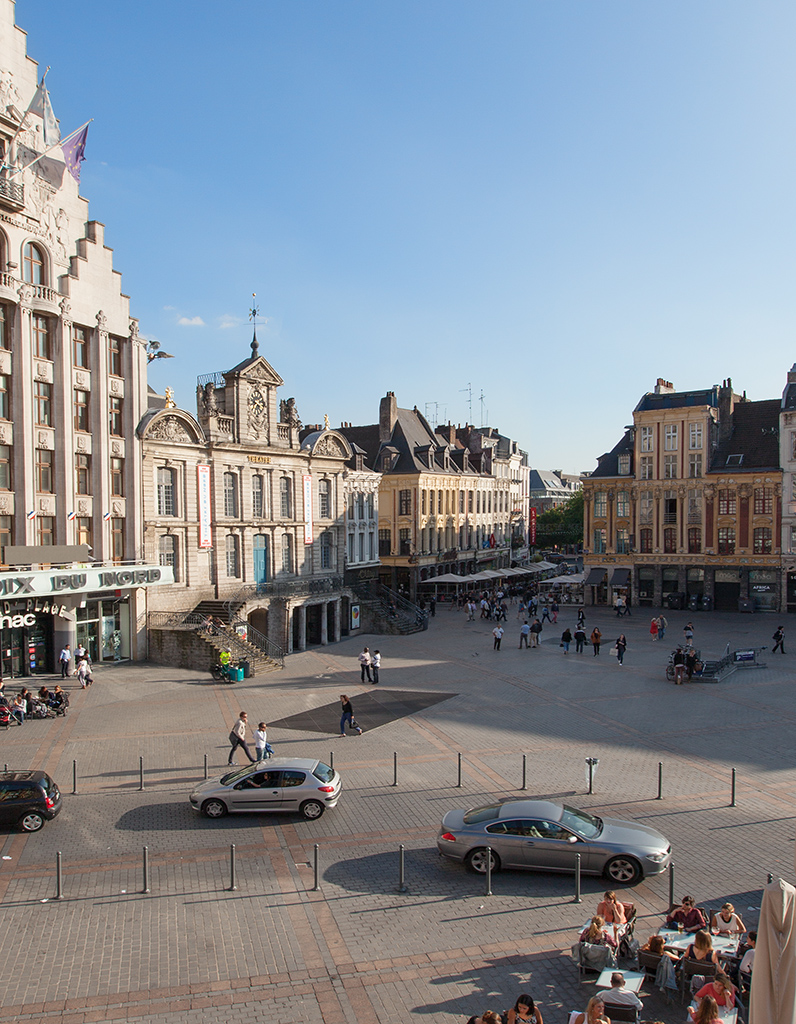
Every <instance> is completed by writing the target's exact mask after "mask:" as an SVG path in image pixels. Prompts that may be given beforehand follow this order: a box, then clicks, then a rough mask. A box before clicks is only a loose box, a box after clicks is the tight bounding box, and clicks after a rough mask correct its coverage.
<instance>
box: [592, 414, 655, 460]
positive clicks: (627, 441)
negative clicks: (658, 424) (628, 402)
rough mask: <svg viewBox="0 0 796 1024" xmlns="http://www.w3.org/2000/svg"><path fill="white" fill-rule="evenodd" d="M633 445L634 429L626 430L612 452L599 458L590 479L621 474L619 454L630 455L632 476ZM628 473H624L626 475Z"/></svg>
mask: <svg viewBox="0 0 796 1024" xmlns="http://www.w3.org/2000/svg"><path fill="white" fill-rule="evenodd" d="M656 397H657V396H656ZM633 447H634V436H633V431H632V430H626V431H625V435H624V437H623V438H622V440H621V441H620V442H619V443H618V444H616V445H615V446H614V447H613V448H612V449H611V450H610V452H606V453H605V454H604V455H601V456H600V457H599V458H598V459H597V469H595V471H594V472H593V473H592V474H591V477H590V479H592V480H593V479H594V478H595V477H611V476H619V456H620V455H627V454H629V455H630V476H632V475H633ZM625 475H626V474H623V476H625Z"/></svg>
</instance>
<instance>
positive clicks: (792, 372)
mask: <svg viewBox="0 0 796 1024" xmlns="http://www.w3.org/2000/svg"><path fill="white" fill-rule="evenodd" d="M788 384H796V363H794V364H793V366H791V368H790V369H789V370H788Z"/></svg>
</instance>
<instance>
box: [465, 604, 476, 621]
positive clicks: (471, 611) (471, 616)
mask: <svg viewBox="0 0 796 1024" xmlns="http://www.w3.org/2000/svg"><path fill="white" fill-rule="evenodd" d="M475 613H476V604H475V601H468V602H467V621H468V622H475Z"/></svg>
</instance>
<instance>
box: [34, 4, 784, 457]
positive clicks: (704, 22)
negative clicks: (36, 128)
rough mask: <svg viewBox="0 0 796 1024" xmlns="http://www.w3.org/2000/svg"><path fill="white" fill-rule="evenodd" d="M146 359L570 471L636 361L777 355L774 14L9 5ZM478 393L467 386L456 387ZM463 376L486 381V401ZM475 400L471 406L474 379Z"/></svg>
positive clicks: (778, 129)
mask: <svg viewBox="0 0 796 1024" xmlns="http://www.w3.org/2000/svg"><path fill="white" fill-rule="evenodd" d="M16 20H17V24H18V25H19V26H20V27H22V28H24V29H25V30H26V31H27V33H28V53H29V55H30V56H31V57H32V58H33V59H35V60H37V61H39V63H40V64H41V65H42V67H45V66H46V65H47V64H50V65H51V66H52V70H51V71H50V72H49V75H48V78H47V84H48V87H49V90H50V96H51V99H52V103H53V107H54V109H55V113H56V115H57V116H58V118H59V119H60V121H61V128H62V132H64V133H65V132H67V131H71V130H73V129H74V128H76V127H78V126H79V125H80V124H82V123H83V122H84V121H85V120H87V119H88V118H89V117H93V118H94V122H93V123H92V125H91V129H90V132H89V140H88V146H87V149H86V162H85V163H84V165H83V173H82V179H81V194H82V195H83V196H85V197H86V198H87V199H88V200H89V201H90V211H91V216H92V218H94V219H97V220H100V221H102V222H103V223H104V224H105V225H106V244H108V245H109V246H111V247H112V248H113V249H114V266H115V268H116V269H117V270H119V271H120V272H121V273H122V275H123V277H122V285H123V290H124V291H125V292H126V293H127V294H129V295H130V296H131V312H132V314H133V315H134V316H137V317H138V318H139V319H140V322H141V333H142V334H143V335H144V336H146V337H148V338H153V339H156V340H157V341H159V342H160V343H161V345H162V347H163V349H164V350H165V351H167V352H169V353H171V354H173V355H174V357H175V358H174V359H168V360H165V359H164V360H160V361H159V362H157V363H154V364H153V365H152V368H151V370H150V383H151V384H152V386H153V387H154V388H156V389H157V390H158V391H160V392H162V391H163V389H164V388H165V387H166V386H167V385H171V386H172V387H173V388H174V389H175V392H176V400H177V403H178V404H179V405H180V406H182V407H183V408H186V409H188V410H190V411H194V410H195V380H196V376H197V375H198V374H202V373H210V372H212V371H214V370H222V369H227V368H229V367H230V366H232V365H234V364H235V363H236V362H238V361H239V360H240V359H241V358H244V357H245V356H246V355H247V354H248V352H249V349H248V346H249V343H250V341H251V326H250V325H249V322H248V315H249V310H250V308H251V306H252V304H253V300H252V293H253V292H254V293H256V295H257V298H256V300H254V301H255V303H256V305H257V306H258V307H259V311H260V317H261V319H262V320H263V321H265V323H264V324H263V325H262V326H260V327H258V331H257V333H258V338H259V340H260V353H261V354H262V355H264V356H265V357H266V358H267V359H268V360H269V362H270V363H271V364H272V365H273V366H274V368H275V369H276V370H277V371H278V372H279V374H280V375H281V376H282V378H283V379H284V380H285V386H284V388H283V389H281V393H282V397H283V398H287V397H291V396H294V397H295V399H296V404H297V407H298V411H299V415H300V416H301V418H302V420H303V421H304V422H305V423H316V422H322V420H323V416H324V414H328V415H329V418H330V421H331V424H332V425H333V426H335V425H338V424H340V423H341V422H342V421H348V422H351V423H354V424H364V423H374V422H377V420H378V406H379V400H380V398H381V396H382V395H384V394H385V393H386V392H387V391H388V390H389V391H394V392H395V394H396V397H397V399H398V404H399V405H400V406H402V407H408V408H412V407H413V406H417V407H418V409H419V410H420V411H421V412H423V413H425V414H426V415H427V416H428V417H429V419H430V420H431V421H432V422H434V421H437V420H438V421H439V422H447V421H452V422H453V423H465V422H468V421H469V422H474V423H475V424H476V425H477V426H478V425H482V424H486V423H488V424H489V425H491V426H496V427H498V428H499V429H500V430H501V432H502V433H505V434H508V435H509V436H511V437H513V438H515V439H516V440H518V441H519V443H520V445H521V447H522V448H524V449H525V450H526V451H528V453H529V460H530V463H531V465H533V466H535V467H537V468H544V469H562V470H564V471H566V472H580V471H584V470H587V471H588V470H591V469H593V468H594V466H595V464H596V459H597V457H598V456H599V455H601V454H602V453H603V452H605V451H607V450H609V449H610V448H612V447H613V445H614V444H615V443H616V442H617V441H618V440H619V438H620V437H621V435H622V429H623V427H624V426H625V424H627V423H629V422H631V421H632V410H633V408H634V406H635V405H636V403H637V402H638V400H639V399H640V398H641V396H642V395H643V394H644V393H645V392H647V391H650V390H652V388H653V387H654V385H655V381H656V379H657V378H658V377H663V378H665V379H667V380H670V381H672V382H673V383H674V385H675V387H677V388H678V389H679V390H687V389H692V388H704V387H709V386H710V385H712V384H715V383H719V382H720V381H721V380H723V379H724V378H725V377H731V378H732V380H733V384H734V386H735V389H736V391H744V390H745V391H746V392H747V394H748V396H749V397H750V398H751V399H765V398H773V397H778V396H779V395H780V394H781V392H782V389H783V387H784V385H785V380H786V373H787V370H788V369H789V368H790V366H791V364H792V363H793V362H794V360H796V345H794V343H793V338H794V333H795V332H794V328H796V289H795V288H794V280H796V265H795V264H796V260H795V258H794V238H796V231H794V227H795V225H794V219H795V216H794V215H795V213H796V202H795V200H794V184H793V183H794V181H796V174H794V171H795V170H796V167H795V166H794V164H795V163H796V161H795V160H794V156H795V155H796V153H795V143H794V131H793V126H794V123H796V117H794V114H796V110H795V109H794V108H795V107H796V77H795V76H794V64H793V53H792V49H793V39H794V37H795V31H794V30H796V7H795V6H794V5H793V4H792V3H788V2H769V0H756V2H755V3H754V4H750V3H749V2H748V0H700V2H699V3H698V4H695V3H694V2H693V0H685V2H678V0H644V2H640V0H600V2H598V3H596V2H595V3H585V2H583V0H556V2H550V0H482V2H477V3H476V2H470V0H431V2H429V0H422V2H419V0H378V2H377V3H373V2H368V0H333V2H330V0H280V2H273V0H251V2H248V0H225V2H224V3H219V2H218V0H214V2H212V3H211V2H209V0H192V2H191V3H190V4H186V3H185V2H177V0H159V2H158V3H155V2H152V0H137V2H136V3H132V2H129V0H128V2H122V3H114V4H109V3H108V2H107V0H79V2H78V3H76V4H54V3H48V4H47V5H46V16H45V14H44V10H43V8H42V5H41V3H40V2H35V3H34V2H33V0H17V4H16ZM468 389H469V390H468ZM482 394H483V401H482V400H481V395H482ZM470 395H471V396H472V404H471V405H470V404H469V397H470Z"/></svg>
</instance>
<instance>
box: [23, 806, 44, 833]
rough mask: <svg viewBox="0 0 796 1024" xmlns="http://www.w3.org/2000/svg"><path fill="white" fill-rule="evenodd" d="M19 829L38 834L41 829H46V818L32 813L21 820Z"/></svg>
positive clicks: (24, 815)
mask: <svg viewBox="0 0 796 1024" xmlns="http://www.w3.org/2000/svg"><path fill="white" fill-rule="evenodd" d="M19 827H20V828H21V829H22V831H23V832H38V831H39V829H40V828H44V818H43V816H42V815H41V814H37V813H36V812H35V811H31V812H30V813H29V814H23V816H22V817H21V818H20V819H19Z"/></svg>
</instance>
